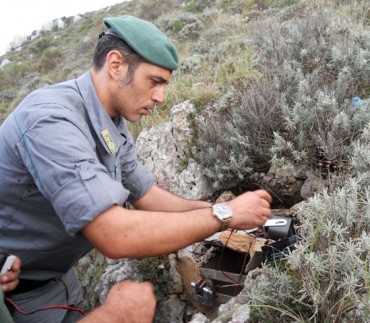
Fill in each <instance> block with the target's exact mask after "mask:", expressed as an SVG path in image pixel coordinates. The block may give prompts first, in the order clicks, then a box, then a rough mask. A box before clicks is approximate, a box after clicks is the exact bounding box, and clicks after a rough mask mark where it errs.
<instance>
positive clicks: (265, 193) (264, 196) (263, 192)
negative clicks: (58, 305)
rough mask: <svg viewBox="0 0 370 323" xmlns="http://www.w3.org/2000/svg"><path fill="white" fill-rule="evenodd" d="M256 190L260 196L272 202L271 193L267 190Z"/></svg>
mask: <svg viewBox="0 0 370 323" xmlns="http://www.w3.org/2000/svg"><path fill="white" fill-rule="evenodd" d="M254 192H255V193H256V195H257V196H259V197H260V198H262V199H264V200H266V201H267V202H269V203H272V197H271V195H270V194H269V193H268V192H267V191H265V190H257V191H254Z"/></svg>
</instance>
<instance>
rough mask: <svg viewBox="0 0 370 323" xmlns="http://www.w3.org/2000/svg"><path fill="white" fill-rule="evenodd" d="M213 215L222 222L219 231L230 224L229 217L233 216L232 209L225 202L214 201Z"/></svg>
mask: <svg viewBox="0 0 370 323" xmlns="http://www.w3.org/2000/svg"><path fill="white" fill-rule="evenodd" d="M212 211H213V215H214V216H215V217H216V218H217V219H219V220H220V221H221V223H222V225H221V228H220V230H219V232H221V231H225V230H226V229H227V228H228V227H229V224H230V221H231V218H232V216H233V211H232V210H231V208H230V206H228V205H227V204H225V203H216V204H213V205H212Z"/></svg>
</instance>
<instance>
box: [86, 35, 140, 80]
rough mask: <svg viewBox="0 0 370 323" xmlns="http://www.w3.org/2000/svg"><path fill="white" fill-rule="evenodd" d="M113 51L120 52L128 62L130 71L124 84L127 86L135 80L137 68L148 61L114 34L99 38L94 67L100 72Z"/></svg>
mask: <svg viewBox="0 0 370 323" xmlns="http://www.w3.org/2000/svg"><path fill="white" fill-rule="evenodd" d="M112 50H118V51H119V52H120V53H121V54H122V56H123V57H124V59H125V60H126V62H127V64H128V70H127V74H126V77H125V79H124V80H123V82H124V83H125V84H129V83H130V82H131V81H132V79H133V76H134V73H135V71H136V68H137V67H138V66H139V64H140V63H142V62H146V60H145V59H144V58H143V57H142V56H140V55H139V54H138V53H136V52H135V51H133V50H132V48H131V47H130V46H129V45H127V43H126V42H125V41H124V40H122V39H121V38H119V37H117V36H115V35H112V34H107V33H104V34H101V35H100V36H99V41H98V43H97V45H96V48H95V53H94V59H93V67H94V68H95V69H97V70H100V69H101V68H102V67H103V65H104V63H105V60H106V58H107V54H108V53H109V52H110V51H112Z"/></svg>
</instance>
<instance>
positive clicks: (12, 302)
mask: <svg viewBox="0 0 370 323" xmlns="http://www.w3.org/2000/svg"><path fill="white" fill-rule="evenodd" d="M5 300H6V301H7V302H9V303H10V304H11V305H13V307H14V308H15V309H16V310H17V311H18V312H19V313H21V314H23V315H30V314H33V313H36V312H38V311H45V310H51V309H57V308H59V309H65V310H71V311H76V312H79V313H80V314H82V315H85V311H84V310H82V309H80V308H78V307H73V306H67V305H59V304H56V305H50V306H45V307H41V308H39V309H37V310H35V311H32V312H29V313H27V312H25V311H23V310H22V309H21V308H20V307H19V306H18V305H17V304H16V303H15V302H14V301H12V300H11V299H10V298H9V297H5Z"/></svg>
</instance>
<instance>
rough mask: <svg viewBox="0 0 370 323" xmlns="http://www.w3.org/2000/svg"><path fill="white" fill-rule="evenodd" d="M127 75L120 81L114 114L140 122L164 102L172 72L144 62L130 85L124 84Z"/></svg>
mask: <svg viewBox="0 0 370 323" xmlns="http://www.w3.org/2000/svg"><path fill="white" fill-rule="evenodd" d="M126 73H127V71H126V72H125V73H124V75H122V78H121V80H120V81H118V82H119V83H118V84H117V87H116V93H115V94H116V95H115V100H114V107H113V110H114V111H113V112H114V113H115V114H120V115H122V116H123V117H124V118H125V119H126V120H129V121H139V120H140V118H141V117H142V116H146V115H149V113H150V110H152V109H154V107H155V105H156V104H157V103H162V102H163V101H164V98H165V86H166V85H167V84H168V82H169V81H170V79H171V72H170V71H169V70H167V69H165V68H162V67H159V66H156V65H152V64H149V63H144V62H143V63H140V64H139V66H138V67H137V69H136V71H135V72H134V75H133V76H132V78H131V82H130V83H129V84H125V83H124V78H125V75H126ZM122 74H123V73H122Z"/></svg>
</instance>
